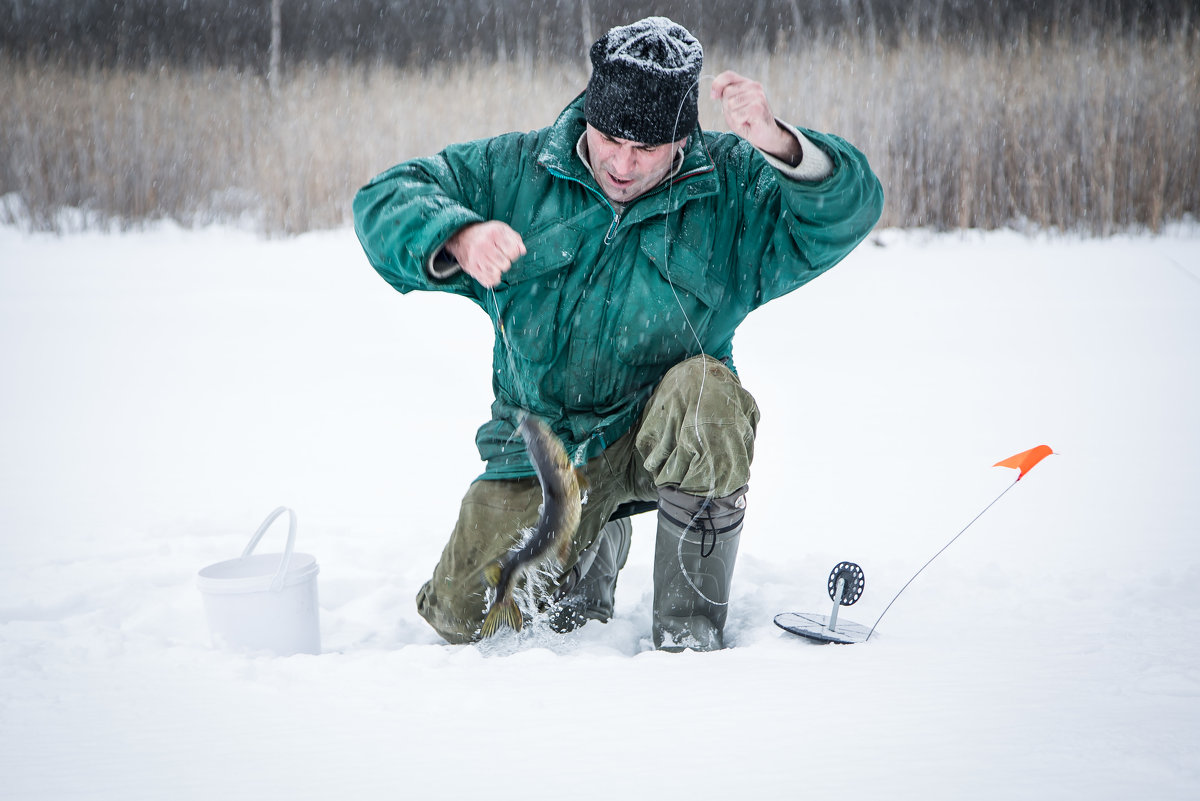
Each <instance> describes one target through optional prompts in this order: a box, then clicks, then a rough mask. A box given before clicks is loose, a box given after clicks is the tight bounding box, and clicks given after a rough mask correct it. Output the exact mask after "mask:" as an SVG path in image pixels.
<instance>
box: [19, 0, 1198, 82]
mask: <svg viewBox="0 0 1200 801" xmlns="http://www.w3.org/2000/svg"><path fill="white" fill-rule="evenodd" d="M271 5H272V0H0V55H7V56H8V57H9V59H12V58H13V57H16V58H18V59H21V60H31V61H33V62H35V63H53V64H56V65H59V66H67V67H78V68H111V67H117V68H148V67H151V66H159V65H163V64H169V65H173V66H187V67H216V68H234V69H241V70H255V71H265V70H266V68H267V64H268V63H269V50H270V47H271ZM281 8H282V14H281V15H280V19H279V25H280V29H279V33H280V38H279V41H280V47H281V53H280V55H281V58H282V61H283V63H284V65H297V64H303V63H324V62H329V61H341V62H344V63H388V64H393V65H395V66H414V65H418V66H419V65H423V64H428V63H431V62H444V61H453V60H461V59H463V58H478V57H480V56H482V57H485V58H493V59H511V58H519V57H528V56H532V57H534V58H535V59H548V60H562V59H583V58H584V56H585V55H586V50H587V45H588V44H589V43H590V42H591V41H592V40H593V39H595V38H596V37H598V36H599V35H601V34H602V33H603V32H604V31H605V30H607V29H608V28H609V27H612V26H613V25H619V24H624V23H627V22H630V21H632V20H635V19H638V18H641V17H643V16H648V15H651V14H661V15H665V16H669V17H671V18H672V19H674V20H676V21H677V22H680V23H681V24H683V25H685V26H687V27H688V28H689V29H690V30H691V31H692V32H693V33H695V34H696V35H697V36H698V37H699V38H700V40H701V41H702V42H703V43H704V44H705V45H706V46H715V47H721V48H724V49H726V50H743V49H761V50H766V51H768V52H774V51H775V50H776V49H779V48H782V47H803V45H804V43H805V42H806V41H812V40H815V39H821V38H825V37H855V38H858V39H865V40H868V41H869V42H871V43H872V44H874V45H878V46H884V47H886V46H888V45H890V44H894V43H896V42H897V41H899V40H901V39H908V40H912V39H926V40H928V39H933V40H939V41H944V42H951V43H959V44H962V45H963V46H968V47H969V46H971V45H972V44H993V43H995V42H996V41H998V40H999V41H1003V40H1005V39H1013V40H1014V41H1015V40H1027V39H1028V38H1030V37H1032V38H1037V37H1039V36H1045V37H1047V39H1053V38H1055V37H1062V36H1064V35H1066V36H1070V37H1086V36H1094V35H1096V34H1098V33H1099V34H1105V35H1113V34H1115V35H1121V36H1136V37H1142V38H1146V37H1151V38H1152V37H1156V36H1163V35H1166V34H1168V33H1171V32H1173V31H1175V30H1177V29H1178V28H1179V27H1181V26H1182V27H1185V28H1190V27H1191V26H1195V25H1196V20H1197V18H1198V17H1200V2H1198V0H1149V1H1148V0H1056V1H1055V2H1047V0H730V1H728V2H725V1H723V0H657V2H637V1H635V0H595V2H591V0H556V1H555V2H544V1H543V0H435V2H433V3H430V2H428V1H427V0H419V1H414V0H281Z"/></svg>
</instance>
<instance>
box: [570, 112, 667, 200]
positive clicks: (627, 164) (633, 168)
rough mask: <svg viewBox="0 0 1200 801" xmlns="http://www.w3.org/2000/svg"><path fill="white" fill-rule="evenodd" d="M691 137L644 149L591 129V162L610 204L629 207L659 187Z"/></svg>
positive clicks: (589, 135) (642, 146)
mask: <svg viewBox="0 0 1200 801" xmlns="http://www.w3.org/2000/svg"><path fill="white" fill-rule="evenodd" d="M686 141H687V137H684V138H683V139H680V140H679V141H678V142H668V143H667V144H665V145H643V144H640V143H638V142H631V141H629V140H628V139H618V138H616V137H614V136H609V135H608V134H606V133H601V132H600V131H598V130H596V129H595V128H593V127H592V126H591V125H588V127H587V146H588V160H589V161H590V162H591V164H592V172H593V173H595V175H596V182H597V183H599V184H600V189H601V190H603V192H604V194H605V195H607V196H608V199H609V200H613V201H616V202H617V203H628V202H629V201H631V200H633V199H634V198H636V197H638V196H639V195H643V194H645V193H646V192H648V191H649V190H651V189H653V188H654V187H655V186H657V185H658V183H659V181H661V180H662V179H663V177H664V176H665V175H666V174H667V173H668V172H670V171H671V165H672V163H673V162H674V161H675V153H676V151H678V150H679V149H680V148H682V147H683V145H684V143H685V142H686Z"/></svg>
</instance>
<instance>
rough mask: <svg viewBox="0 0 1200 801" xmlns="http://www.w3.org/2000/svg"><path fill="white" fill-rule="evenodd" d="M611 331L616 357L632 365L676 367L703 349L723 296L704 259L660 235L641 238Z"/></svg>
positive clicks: (677, 242)
mask: <svg viewBox="0 0 1200 801" xmlns="http://www.w3.org/2000/svg"><path fill="white" fill-rule="evenodd" d="M639 256H640V257H641V260H640V262H639V264H637V265H635V267H634V269H633V270H632V271H631V275H630V281H629V289H628V291H627V292H625V293H624V297H623V299H622V301H623V303H622V307H621V310H620V312H619V315H618V324H617V331H616V341H615V346H616V351H617V355H618V356H619V357H620V358H621V360H622V361H624V362H625V363H627V364H631V365H638V366H644V365H662V366H669V365H672V364H676V363H678V362H680V361H682V360H683V359H686V358H687V357H689V356H696V355H699V353H700V352H701V351H702V350H703V349H704V345H705V344H707V343H705V334H706V333H707V331H708V329H709V324H710V323H711V321H712V318H713V314H714V312H715V310H716V309H717V307H718V306H719V305H720V302H721V298H722V296H723V295H724V285H723V283H722V282H721V281H720V280H714V278H715V277H714V276H711V275H710V271H709V258H708V257H707V256H704V255H702V254H701V253H699V252H697V250H696V249H694V248H693V247H692V246H690V245H689V244H688V243H684V242H681V241H678V240H674V241H673V240H671V239H670V238H669V237H666V236H665V234H664V232H663V230H662V229H661V228H660V229H658V235H655V232H654V229H651V230H649V231H647V232H645V233H644V234H643V236H642V237H641V242H640V244H639Z"/></svg>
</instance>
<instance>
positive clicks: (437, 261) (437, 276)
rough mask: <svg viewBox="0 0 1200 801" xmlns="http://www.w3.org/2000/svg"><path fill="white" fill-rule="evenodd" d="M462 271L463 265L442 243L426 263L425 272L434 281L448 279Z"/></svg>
mask: <svg viewBox="0 0 1200 801" xmlns="http://www.w3.org/2000/svg"><path fill="white" fill-rule="evenodd" d="M460 272H462V267H460V266H459V264H458V261H457V260H455V258H454V257H453V256H451V255H450V254H449V253H447V252H446V246H445V245H441V246H440V247H438V249H437V250H435V251H434V252H433V255H432V256H430V257H429V261H428V262H426V263H425V274H426V275H428V276H429V277H430V278H432V279H433V280H434V281H446V280H448V279H450V278H453V277H454V276H456V275H458V274H459V273H460Z"/></svg>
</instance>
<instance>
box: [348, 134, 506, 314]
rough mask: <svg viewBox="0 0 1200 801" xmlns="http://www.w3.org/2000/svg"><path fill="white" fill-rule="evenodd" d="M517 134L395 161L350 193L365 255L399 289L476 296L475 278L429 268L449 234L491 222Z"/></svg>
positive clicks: (357, 232) (356, 231)
mask: <svg viewBox="0 0 1200 801" xmlns="http://www.w3.org/2000/svg"><path fill="white" fill-rule="evenodd" d="M519 139H520V135H519V134H505V135H504V136H499V137H494V138H491V139H481V140H477V141H474V142H466V143H463V144H457V145H451V146H450V147H447V148H446V149H445V150H443V151H442V152H441V153H438V154H437V155H436V156H429V157H425V158H418V159H413V160H412V161H406V162H404V163H402V164H397V165H396V166H395V167H392V168H391V169H390V170H387V171H386V172H384V173H382V174H380V175H378V176H376V177H375V178H374V179H373V180H372V181H371V182H370V183H368V184H367V185H366V186H364V187H363V188H362V189H360V190H359V191H358V194H357V195H355V197H354V230H355V233H356V234H358V240H359V242H360V243H362V247H363V250H364V251H366V254H367V258H368V260H369V261H370V262H371V266H372V267H374V268H375V269H376V270H377V271H378V272H379V274H380V275H381V276H383V278H384V279H385V280H386V281H387V282H388V283H389V284H391V285H392V286H393V287H395V288H396V289H397V290H399V291H400V292H411V291H412V290H414V289H437V290H443V291H449V292H454V293H456V294H460V295H467V296H470V297H476V296H477V294H478V293H477V287H478V284H476V283H475V282H474V281H473V280H471V279H470V278H469V277H467V276H466V275H465V274H463V273H462V272H455V273H454V274H453V275H452V276H450V277H449V278H447V279H443V280H439V279H437V278H434V277H433V276H431V275H430V273H429V271H428V269H427V268H428V266H429V264H430V262H431V260H432V259H433V257H434V255H435V254H437V253H438V252H439V251H440V250H441V248H442V246H443V245H444V244H445V242H446V240H447V239H449V238H450V237H451V236H452V235H453V234H454V232H455V231H457V230H459V229H460V228H462V227H463V226H466V225H470V224H472V223H477V222H483V221H485V220H489V219H492V198H493V193H492V186H493V184H500V185H503V183H502V181H503V176H497V175H496V173H495V169H496V165H503V164H505V163H508V161H507V160H506V159H505V157H504V153H506V152H508V151H509V150H511V149H512V148H516V147H519Z"/></svg>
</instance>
